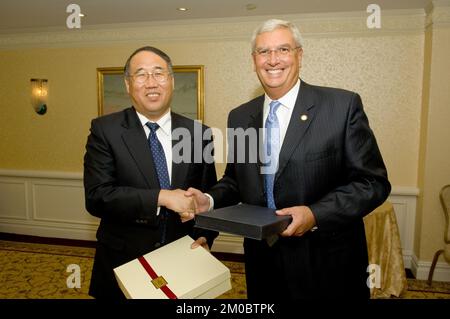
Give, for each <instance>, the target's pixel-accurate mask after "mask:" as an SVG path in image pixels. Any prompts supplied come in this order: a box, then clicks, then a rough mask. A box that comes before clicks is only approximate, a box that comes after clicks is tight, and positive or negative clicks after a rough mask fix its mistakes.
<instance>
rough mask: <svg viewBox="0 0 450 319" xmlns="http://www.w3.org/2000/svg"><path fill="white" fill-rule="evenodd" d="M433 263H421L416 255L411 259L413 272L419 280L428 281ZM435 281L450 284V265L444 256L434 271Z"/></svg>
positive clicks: (440, 258)
mask: <svg viewBox="0 0 450 319" xmlns="http://www.w3.org/2000/svg"><path fill="white" fill-rule="evenodd" d="M430 267H431V262H430V261H420V260H419V259H418V258H417V256H416V255H415V254H413V255H412V258H411V267H410V269H411V271H412V273H413V275H414V277H416V279H419V280H427V279H428V274H429V272H430ZM433 281H446V282H450V264H449V263H447V262H445V260H444V256H440V257H439V260H438V262H437V263H436V268H435V269H434V274H433Z"/></svg>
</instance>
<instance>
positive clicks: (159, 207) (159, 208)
mask: <svg viewBox="0 0 450 319" xmlns="http://www.w3.org/2000/svg"><path fill="white" fill-rule="evenodd" d="M160 211H161V206H158V207H156V216H159V212H160Z"/></svg>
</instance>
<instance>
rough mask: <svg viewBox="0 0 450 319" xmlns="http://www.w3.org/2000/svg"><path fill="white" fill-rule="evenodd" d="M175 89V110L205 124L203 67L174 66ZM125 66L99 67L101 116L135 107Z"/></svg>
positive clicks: (173, 106)
mask: <svg viewBox="0 0 450 319" xmlns="http://www.w3.org/2000/svg"><path fill="white" fill-rule="evenodd" d="M173 72H174V77H175V89H174V92H173V97H172V105H171V106H172V111H173V112H175V113H178V114H181V115H184V116H186V117H189V118H191V119H193V120H201V121H203V108H204V103H205V94H204V83H203V79H204V69H203V65H180V66H173ZM123 73H124V68H123V67H108V68H97V96H98V115H99V116H100V115H105V114H110V113H113V112H117V111H121V110H123V109H125V108H127V107H129V106H131V105H132V102H131V100H130V98H129V96H128V93H127V90H126V88H125V83H124V74H123Z"/></svg>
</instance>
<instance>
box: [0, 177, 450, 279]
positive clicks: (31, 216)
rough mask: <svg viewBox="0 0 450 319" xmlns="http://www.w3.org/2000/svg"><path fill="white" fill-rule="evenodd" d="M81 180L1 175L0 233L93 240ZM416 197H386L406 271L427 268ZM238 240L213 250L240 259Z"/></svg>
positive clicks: (221, 240)
mask: <svg viewBox="0 0 450 319" xmlns="http://www.w3.org/2000/svg"><path fill="white" fill-rule="evenodd" d="M82 178H83V177H82V174H81V173H65V172H43V171H17V170H0V232H5V233H15V234H24V235H33V236H42V237H56V238H69V239H81V240H95V231H96V229H97V226H98V222H99V221H98V219H97V218H95V217H93V216H91V215H90V214H89V213H88V212H87V211H86V210H85V208H84V189H83V181H82ZM418 194H419V192H418V190H417V189H416V188H414V187H393V190H392V193H391V195H390V197H389V200H390V201H391V202H392V204H393V205H394V209H395V212H396V216H397V221H398V226H399V231H400V236H401V242H402V248H403V258H404V261H405V266H406V267H407V268H411V267H413V268H414V266H417V265H421V266H422V268H423V266H427V267H428V268H429V265H428V264H427V265H422V264H421V262H420V261H417V258H415V259H414V258H413V257H415V256H414V253H413V244H414V229H415V216H416V202H417V196H418ZM242 241H243V240H242V238H241V237H239V236H234V235H230V234H221V235H220V236H219V237H218V238H217V240H216V241H215V244H214V247H213V251H217V252H227V253H237V254H241V253H243V247H242ZM442 268H445V266H442V265H440V264H438V269H436V271H437V273H436V276H437V278H438V277H439V273H441V272H442ZM421 272H425V271H424V270H420V271H419V273H421Z"/></svg>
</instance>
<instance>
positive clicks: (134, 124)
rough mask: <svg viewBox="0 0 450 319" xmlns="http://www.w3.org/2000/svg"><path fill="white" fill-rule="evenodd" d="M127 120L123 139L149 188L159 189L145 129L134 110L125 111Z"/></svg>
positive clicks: (124, 123)
mask: <svg viewBox="0 0 450 319" xmlns="http://www.w3.org/2000/svg"><path fill="white" fill-rule="evenodd" d="M124 112H125V119H124V121H123V123H122V126H123V127H124V128H125V129H126V130H125V131H124V132H123V134H122V139H123V141H124V143H125V145H126V146H127V148H128V151H129V152H130V154H131V156H132V157H133V159H134V161H135V162H136V165H137V166H138V168H139V170H140V171H141V173H142V175H143V176H144V178H145V181H146V182H147V184H148V187H149V188H158V187H159V182H158V177H157V176H156V172H155V165H154V164H153V158H152V155H151V152H150V147H149V145H148V142H147V139H146V137H145V131H144V128H143V127H142V125H141V122H140V121H139V118H138V117H137V115H136V112H135V111H134V109H132V108H130V109H127V110H125V111H124Z"/></svg>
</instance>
